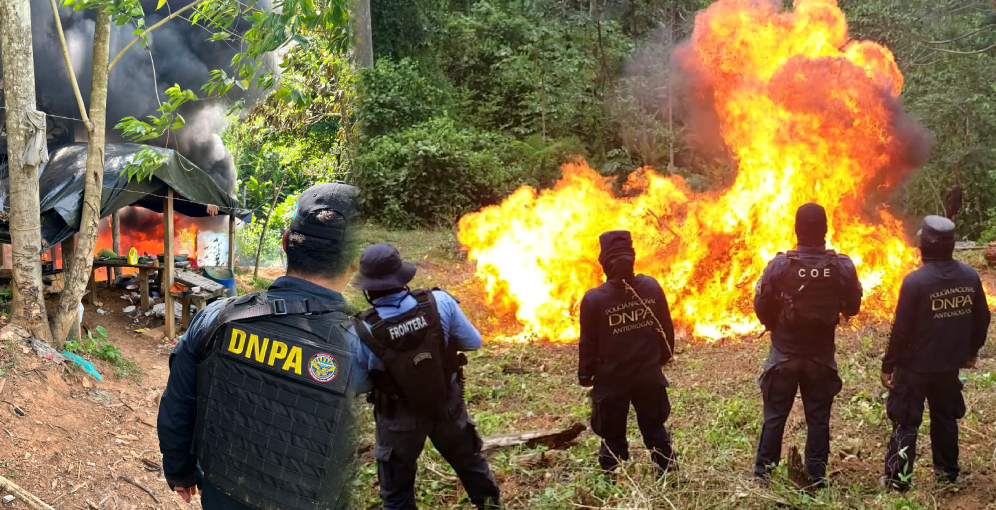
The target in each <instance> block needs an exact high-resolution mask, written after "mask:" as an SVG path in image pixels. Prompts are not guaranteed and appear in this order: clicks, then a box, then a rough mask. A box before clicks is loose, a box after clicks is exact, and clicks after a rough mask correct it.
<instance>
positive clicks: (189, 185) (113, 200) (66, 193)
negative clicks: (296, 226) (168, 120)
mask: <svg viewBox="0 0 996 510" xmlns="http://www.w3.org/2000/svg"><path fill="white" fill-rule="evenodd" d="M141 150H142V147H141V146H139V145H136V144H106V145H105V146H104V178H103V183H102V188H103V189H102V193H101V197H100V217H101V218H106V217H108V216H110V215H112V214H113V213H114V212H116V211H117V210H119V209H121V208H124V207H128V206H131V205H135V206H140V207H144V208H146V209H149V210H152V211H155V212H157V213H163V253H164V254H168V255H167V258H166V260H170V259H169V258H168V257H169V255H170V254H172V253H173V212H174V211H176V212H178V213H180V214H183V215H185V216H191V217H203V216H208V212H207V206H208V205H216V206H218V214H223V215H228V217H229V223H228V225H229V228H228V242H229V250H228V253H229V255H228V263H229V267H232V268H233V269H234V267H233V266H234V264H235V257H234V256H235V250H234V244H235V243H234V241H235V239H234V238H235V217H236V216H245V215H248V214H249V211H245V210H243V209H241V208H240V207H239V204H238V201H237V200H236V199H235V198H234V197H232V196H229V195H228V193H226V192H225V191H224V190H223V189H222V188H221V187H220V186H218V184H217V183H216V182H215V181H214V179H212V178H211V176H210V175H208V174H207V173H206V172H204V170H202V169H200V168H199V167H197V166H196V165H194V164H193V163H191V162H190V161H189V160H187V159H186V158H184V157H183V156H181V155H180V154H179V153H177V152H176V151H173V150H170V149H163V148H159V147H152V150H155V151H157V152H159V153H160V154H162V155H164V156H166V161H165V163H163V164H162V165H160V166H159V167H158V168H156V169H155V171H153V173H152V176H151V178H146V179H143V180H141V181H139V180H137V179H131V180H129V179H128V176H127V174H123V173H122V170H123V169H124V168H125V167H126V166H127V165H128V164H129V163H131V162H132V161H133V160H134V157H135V155H137V154H138V153H139V151H141ZM86 152H87V146H86V144H85V143H74V144H68V145H62V146H59V147H57V148H54V149H52V150H51V152H50V154H49V161H48V162H47V163H43V164H42V165H41V166H40V167H39V174H40V176H39V195H40V199H41V200H40V202H41V203H40V206H41V207H40V209H41V235H42V245H43V246H42V251H47V250H49V249H50V248H52V247H54V246H55V245H57V244H59V243H62V242H64V241H69V242H70V243H71V240H72V237H73V236H74V235H75V234H76V233H78V232H79V228H80V217H81V214H82V207H83V194H84V190H85V184H86V183H85V176H86ZM9 190H10V187H9V180H8V172H7V165H6V164H0V208H2V209H7V208H9V198H10V192H9ZM0 243H5V244H9V243H10V225H9V224H8V223H7V222H5V221H0ZM70 248H71V246H70ZM163 272H164V274H163V282H164V288H165V289H169V288H170V286H171V285H172V281H173V264H170V263H167V264H164V265H163ZM164 297H165V299H166V310H168V311H171V310H172V309H173V304H172V299H171V297H170V293H169V292H164ZM167 317H168V318H167V320H166V328H167V334H168V335H170V336H172V334H173V329H174V325H173V321H171V320H169V318H171V317H172V314H170V313H167Z"/></svg>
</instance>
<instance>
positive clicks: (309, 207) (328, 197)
mask: <svg viewBox="0 0 996 510" xmlns="http://www.w3.org/2000/svg"><path fill="white" fill-rule="evenodd" d="M357 195H359V190H358V189H357V188H356V186H350V185H349V184H343V183H340V182H327V183H323V184H316V185H314V186H312V187H310V188H308V189H306V190H304V193H301V196H300V197H299V198H298V199H297V212H296V213H294V219H293V220H291V225H290V230H292V231H294V232H297V233H300V234H304V235H306V236H314V237H322V238H325V239H331V240H333V241H338V240H341V239H342V237H343V234H344V233H345V232H344V231H343V230H342V229H338V228H330V227H323V226H321V225H315V224H313V223H308V222H307V219H308V218H310V217H311V216H312V215H314V214H316V213H318V212H320V211H335V212H337V213H339V214H340V215H342V217H343V218H344V219H345V220H346V224H347V225H348V224H351V223H352V222H353V221H354V220H355V219H356V197H357Z"/></svg>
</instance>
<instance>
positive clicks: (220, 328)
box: [158, 184, 356, 510]
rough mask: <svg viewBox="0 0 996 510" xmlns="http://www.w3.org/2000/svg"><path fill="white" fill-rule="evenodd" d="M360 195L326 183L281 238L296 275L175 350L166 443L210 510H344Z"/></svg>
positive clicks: (169, 472)
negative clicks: (349, 294)
mask: <svg viewBox="0 0 996 510" xmlns="http://www.w3.org/2000/svg"><path fill="white" fill-rule="evenodd" d="M355 195H356V188H354V187H352V186H347V185H344V184H319V185H317V186H313V187H311V188H308V190H306V191H305V192H304V193H303V194H302V195H301V197H300V199H299V200H298V210H297V213H296V215H295V217H294V219H293V220H292V222H291V225H290V229H289V230H288V231H287V232H285V233H284V238H283V248H284V251H285V252H286V253H287V275H286V276H282V277H280V278H278V279H277V280H276V281H274V282H273V284H272V285H271V286H270V288H269V289H268V290H267V291H266V292H263V293H255V294H250V295H247V296H242V297H238V298H230V299H227V300H224V301H219V302H216V303H213V304H211V305H210V306H208V307H207V308H205V309H204V310H203V311H201V312H200V313H198V314H197V315H196V316H195V317H194V320H193V322H192V323H191V325H190V329H188V330H187V333H186V334H185V335H184V336H183V338H181V339H180V342H179V343H178V344H177V346H176V348H175V349H174V351H173V353H172V354H171V355H170V374H169V381H168V383H167V385H166V390H165V391H164V392H163V396H162V400H161V402H160V405H159V418H158V431H159V447H160V449H161V450H162V453H163V471H164V473H165V475H166V481H167V482H168V483H169V485H170V488H172V489H174V490H175V491H177V492H179V493H180V495H181V497H182V498H183V499H184V500H185V501H190V497H191V496H193V495H195V494H197V492H198V488H200V489H201V491H202V494H201V503H202V506H203V507H204V508H206V509H212V510H214V509H226V510H227V509H239V510H241V509H267V510H270V509H281V510H286V509H300V510H318V509H342V508H347V507H348V506H347V504H346V500H347V497H346V496H347V494H348V493H347V490H348V485H347V484H346V482H347V481H348V477H349V473H348V468H349V465H350V459H351V457H352V452H353V450H352V448H351V445H350V438H349V434H348V429H347V426H348V425H349V423H348V420H349V419H350V418H349V414H348V410H349V409H350V400H351V399H349V398H348V397H347V396H348V384H349V383H350V376H351V374H350V372H351V363H352V356H351V353H350V350H349V348H350V346H349V344H348V343H347V340H346V338H347V337H349V336H351V335H350V334H349V333H347V331H346V330H345V329H344V327H343V325H344V324H348V321H349V316H350V314H351V310H350V308H349V307H348V306H347V305H346V301H345V299H343V297H342V294H340V291H341V289H342V288H343V287H344V286H345V284H346V282H348V281H349V275H348V274H347V271H348V269H349V266H350V263H351V262H352V260H353V258H354V255H353V246H354V244H353V241H352V223H353V220H354V219H355V218H354V211H355V204H354V202H355Z"/></svg>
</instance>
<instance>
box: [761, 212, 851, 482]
mask: <svg viewBox="0 0 996 510" xmlns="http://www.w3.org/2000/svg"><path fill="white" fill-rule="evenodd" d="M795 233H796V237H797V240H798V248H797V249H796V250H793V251H790V252H788V253H779V254H778V255H777V256H776V257H775V258H774V260H772V261H771V262H769V263H768V266H767V267H766V268H765V269H764V273H763V274H762V275H761V280H760V281H758V283H757V288H756V290H755V295H754V312H755V313H756V314H757V318H758V319H760V321H761V324H763V325H764V327H765V328H766V329H767V330H770V331H771V350H770V351H769V354H768V358H767V360H766V361H765V363H764V373H763V374H762V375H761V380H760V381H761V396H762V398H763V401H764V424H763V425H762V426H761V438H760V440H759V441H758V445H757V456H756V458H755V461H754V476H756V477H757V478H758V479H759V480H760V481H761V482H762V483H767V481H768V479H769V476H770V474H771V470H772V469H774V467H775V465H777V464H778V462H779V461H780V460H781V453H782V436H783V434H784V432H785V421H786V419H788V415H789V413H790V412H791V411H792V404H793V402H794V401H795V395H796V392H801V393H802V405H803V409H804V410H805V414H806V428H807V432H806V450H805V459H804V464H805V468H806V474H807V475H808V476H809V479H810V482H811V483H812V484H813V486H814V487H820V486H823V485H824V483H825V480H824V478H825V476H826V467H827V460H828V457H829V455H830V407H831V405H832V403H833V398H834V396H836V395H837V393H839V392H840V389H841V387H842V383H841V380H840V377H839V376H838V375H837V363H836V361H835V360H834V351H835V346H834V336H835V332H836V328H837V325H838V323H839V322H840V320H841V319H840V316H841V315H843V316H844V320H846V319H847V318H849V317H852V316H854V315H857V314H858V310H859V309H860V307H861V294H862V291H861V282H859V281H858V275H857V271H856V270H855V268H854V264H853V263H852V262H851V259H850V258H848V257H847V256H846V255H842V254H838V253H835V252H834V251H833V250H828V249H827V248H826V241H825V239H826V234H827V215H826V211H825V210H824V209H823V207H821V206H819V205H817V204H813V203H809V204H805V205H803V206H802V207H799V209H798V210H797V211H796V215H795Z"/></svg>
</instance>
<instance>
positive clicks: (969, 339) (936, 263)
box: [882, 216, 991, 491]
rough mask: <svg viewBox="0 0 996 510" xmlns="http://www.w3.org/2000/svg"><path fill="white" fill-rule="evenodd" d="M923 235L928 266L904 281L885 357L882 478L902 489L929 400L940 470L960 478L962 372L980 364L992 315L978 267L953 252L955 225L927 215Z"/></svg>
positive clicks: (940, 476)
mask: <svg viewBox="0 0 996 510" xmlns="http://www.w3.org/2000/svg"><path fill="white" fill-rule="evenodd" d="M918 235H919V237H920V253H921V256H922V258H923V266H922V267H920V268H919V269H917V270H916V271H913V272H912V273H910V274H909V275H907V276H906V278H905V279H904V280H903V285H902V287H901V288H900V291H899V302H898V303H897V305H896V317H895V321H894V322H893V324H892V334H891V335H890V337H889V347H888V349H887V350H886V352H885V355H884V356H883V357H882V385H883V386H885V387H886V388H888V389H889V400H888V403H887V405H886V409H887V411H888V414H889V418H890V419H891V420H892V423H893V428H892V436H891V437H890V438H889V447H888V451H887V452H886V456H885V478H884V480H883V482H884V483H885V484H887V485H888V486H890V487H892V488H894V489H897V490H900V491H905V490H907V489H909V487H910V481H911V478H912V475H913V463H914V461H915V460H916V440H917V429H919V428H920V423H921V422H922V421H923V402H924V400H926V401H927V402H928V403H929V404H930V446H931V449H932V450H933V454H934V475H935V477H936V478H937V480H938V481H939V482H942V483H954V482H955V481H956V480H957V479H958V474H959V471H960V470H959V467H958V420H959V419H961V418H962V417H964V416H965V399H964V398H963V397H962V394H961V390H962V383H961V380H959V378H958V370H959V369H962V368H968V369H970V368H974V367H975V364H976V362H977V361H978V359H979V350H980V349H982V346H983V345H985V343H986V333H987V331H988V329H989V321H990V319H991V316H990V313H989V305H988V303H986V293H985V291H984V290H983V288H982V280H981V279H980V278H979V273H978V272H977V271H976V270H975V269H973V268H972V267H971V266H969V265H967V264H963V263H961V262H958V261H957V260H954V258H953V254H954V245H955V224H954V223H953V222H952V221H951V220H949V219H947V218H943V217H940V216H927V217H926V218H924V220H923V224H922V226H921V228H920V231H919V232H918Z"/></svg>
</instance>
